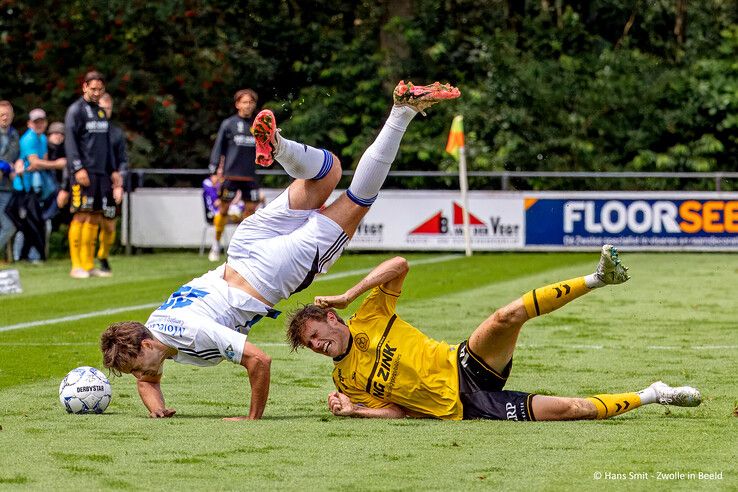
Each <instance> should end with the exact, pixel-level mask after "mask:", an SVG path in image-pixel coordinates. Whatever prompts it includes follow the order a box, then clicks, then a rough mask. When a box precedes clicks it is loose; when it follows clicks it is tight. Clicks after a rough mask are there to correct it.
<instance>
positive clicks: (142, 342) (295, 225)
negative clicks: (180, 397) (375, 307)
mask: <svg viewBox="0 0 738 492" xmlns="http://www.w3.org/2000/svg"><path fill="white" fill-rule="evenodd" d="M459 96H460V92H459V90H458V89H456V88H455V87H452V86H450V85H448V84H445V85H443V84H439V83H438V82H436V83H434V84H432V85H429V86H416V85H413V84H412V83H407V84H406V83H405V82H400V83H399V84H398V85H397V87H396V88H395V90H394V94H393V98H394V105H393V106H392V110H391V112H390V115H389V117H388V118H387V121H386V122H385V124H384V126H383V127H382V130H381V131H380V133H379V135H378V136H377V138H376V139H375V141H374V142H373V143H372V145H370V146H369V148H368V149H367V150H366V151H365V152H364V154H363V155H362V157H361V159H360V160H359V164H358V165H357V167H356V172H355V173H354V177H353V179H352V181H351V184H350V185H349V188H348V190H346V192H345V193H344V194H342V195H341V196H340V197H339V198H337V199H336V200H335V201H334V202H333V203H331V204H330V205H329V206H327V207H325V208H324V209H322V210H318V209H320V207H322V206H323V205H324V204H325V201H326V200H327V199H328V197H329V196H330V194H331V192H332V191H333V190H334V188H335V187H336V185H337V184H338V181H339V179H340V178H341V166H340V162H339V160H338V158H337V157H336V156H335V155H333V154H331V153H330V152H328V151H326V150H323V149H316V148H314V147H310V146H308V145H305V144H302V143H298V142H295V141H292V140H288V139H286V138H284V137H282V136H281V135H280V134H279V131H278V129H277V127H276V121H275V118H274V114H273V113H272V112H271V111H269V110H268V109H267V110H263V111H262V112H260V113H259V114H258V115H257V116H256V118H255V120H254V126H253V127H252V129H251V130H252V133H253V134H254V137H255V139H256V163H257V164H259V165H261V166H268V165H271V164H272V162H273V161H274V160H277V161H278V162H279V163H280V164H281V165H282V166H283V167H284V169H285V171H287V173H288V174H289V175H290V176H292V177H293V178H295V181H293V182H292V184H290V186H289V187H288V188H287V190H285V191H284V192H283V193H282V194H281V195H280V196H279V197H277V198H276V199H275V200H273V201H272V202H271V203H270V204H269V205H267V206H266V207H265V208H263V209H261V210H259V211H257V212H256V214H254V215H252V216H250V217H248V218H247V219H245V220H244V221H243V222H242V223H241V224H240V225H239V226H238V229H237V230H236V232H235V234H234V235H233V238H232V239H231V243H230V246H229V248H228V261H227V262H226V263H225V264H224V265H221V266H219V267H218V268H216V269H215V270H213V271H210V272H208V273H206V274H205V275H203V276H201V277H198V278H196V279H194V280H192V281H190V282H188V283H187V284H186V285H184V286H182V287H180V288H179V290H177V291H176V292H175V293H173V294H172V295H171V296H170V297H169V299H168V300H167V301H166V302H165V303H164V304H162V305H161V306H160V307H159V308H158V309H157V310H156V311H154V312H153V313H152V314H151V316H150V317H149V319H148V321H147V322H146V324H145V325H144V324H141V323H139V322H137V321H124V322H119V323H113V324H112V325H110V326H109V327H108V328H107V329H106V330H105V331H104V332H103V334H102V336H101V340H100V347H101V350H102V352H103V363H104V365H105V367H107V368H109V369H110V370H111V372H112V373H113V374H116V375H120V374H121V373H130V374H133V375H134V376H135V377H136V380H137V388H138V393H139V395H140V397H141V400H142V401H143V403H144V405H145V406H146V408H147V409H148V410H149V415H150V416H151V417H171V416H172V415H174V413H175V410H174V409H171V408H167V407H166V406H165V402H164V395H163V393H162V391H161V385H160V383H161V377H162V373H163V364H164V361H165V360H166V359H173V360H174V361H176V362H181V363H185V364H193V365H198V366H211V365H215V364H218V363H219V362H221V361H222V360H223V359H228V360H229V361H231V362H234V363H236V364H240V365H242V366H243V367H245V368H246V370H247V372H248V376H249V383H250V385H251V404H250V408H249V413H248V415H247V416H238V417H231V418H229V419H228V420H246V419H249V420H252V419H258V418H260V417H261V416H262V414H263V412H264V407H265V406H266V402H267V397H268V395H269V380H270V365H271V359H270V357H269V356H268V355H267V354H265V353H264V352H263V351H262V350H260V349H259V348H258V347H256V346H255V345H254V344H252V343H251V342H249V341H247V335H248V332H249V330H250V329H251V327H252V326H253V325H254V323H256V322H257V321H259V320H260V319H262V318H263V317H264V316H269V317H276V316H277V315H278V314H279V311H277V310H275V309H274V305H275V304H276V303H278V302H279V301H281V300H283V299H286V298H288V297H289V296H290V295H292V294H294V293H295V292H298V291H300V290H302V289H304V288H306V287H307V286H308V285H310V283H311V282H312V281H313V278H314V277H315V275H316V274H318V273H325V272H326V271H328V268H330V266H331V265H332V264H333V263H335V261H336V260H337V259H338V257H339V256H340V255H341V252H342V251H343V248H344V246H345V245H346V243H347V242H348V241H349V239H350V238H351V236H353V234H354V232H355V231H356V227H357V226H358V225H359V222H361V220H362V218H363V217H364V216H365V215H366V213H367V211H368V210H369V207H370V206H371V204H372V203H373V202H374V200H375V199H376V198H377V195H378V193H379V189H380V188H381V186H382V184H383V183H384V180H385V178H386V177H387V173H388V172H389V170H390V166H391V164H392V161H394V159H395V156H396V155H397V151H398V149H399V145H400V141H401V140H402V136H403V135H404V133H405V129H406V128H407V126H408V125H409V123H410V121H412V119H413V118H414V117H415V115H416V114H417V113H418V112H423V111H424V110H425V109H427V108H428V107H430V106H432V105H433V104H435V103H437V102H439V101H442V100H445V99H454V98H457V97H459ZM423 114H424V113H423Z"/></svg>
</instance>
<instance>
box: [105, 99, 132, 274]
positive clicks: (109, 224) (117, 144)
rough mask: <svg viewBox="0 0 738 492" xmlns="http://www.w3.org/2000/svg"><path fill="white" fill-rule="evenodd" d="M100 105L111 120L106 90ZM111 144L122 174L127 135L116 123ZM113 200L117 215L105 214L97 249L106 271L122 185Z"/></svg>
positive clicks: (109, 102) (111, 101)
mask: <svg viewBox="0 0 738 492" xmlns="http://www.w3.org/2000/svg"><path fill="white" fill-rule="evenodd" d="M100 107H101V108H102V109H103V111H105V116H106V117H107V118H108V120H109V119H110V117H111V116H112V115H113V98H112V96H111V95H110V94H109V93H107V92H106V93H105V94H103V95H102V97H100ZM110 145H111V147H112V149H113V161H114V163H115V164H114V166H115V170H116V171H117V172H118V173H121V174H122V173H124V172H125V171H126V170H127V169H128V153H127V152H126V135H125V133H124V132H123V129H122V128H121V127H119V126H118V125H116V124H114V123H110ZM113 200H114V201H115V215H114V216H113V217H108V216H107V215H106V214H103V222H102V227H101V228H100V237H99V243H100V246H99V248H98V250H97V260H98V262H99V270H100V271H102V272H106V273H110V272H111V270H110V262H109V261H108V257H109V256H110V249H111V248H112V247H113V243H115V226H116V223H117V219H118V216H119V215H120V203H121V201H122V200H123V188H122V187H120V186H118V187H115V186H114V187H113Z"/></svg>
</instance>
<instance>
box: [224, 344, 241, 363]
mask: <svg viewBox="0 0 738 492" xmlns="http://www.w3.org/2000/svg"><path fill="white" fill-rule="evenodd" d="M225 355H226V357H228V360H230V361H233V362H236V351H235V350H233V345H228V346H227V347H226V348H225ZM238 362H240V361H238Z"/></svg>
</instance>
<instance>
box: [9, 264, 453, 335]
mask: <svg viewBox="0 0 738 492" xmlns="http://www.w3.org/2000/svg"><path fill="white" fill-rule="evenodd" d="M461 258H464V256H463V255H443V256H436V257H433V258H427V259H424V260H415V261H411V262H410V264H411V265H426V264H429V263H440V262H443V261H450V260H458V259H461ZM370 271H371V269H370V268H369V269H359V270H347V271H345V272H338V273H332V274H327V275H322V276H320V277H316V278H315V281H316V282H320V281H326V280H335V279H337V278H344V277H352V276H354V275H366V274H367V273H369V272H370ZM162 302H164V301H163V300H162V301H160V302H154V303H149V304H139V305H136V306H124V307H119V308H112V309H103V310H101V311H93V312H90V313H82V314H72V315H69V316H63V317H61V318H50V319H41V320H37V321H26V322H24V323H16V324H14V325H7V326H0V332H3V331H11V330H20V329H22V328H33V327H35V326H46V325H53V324H56V323H66V322H67V321H78V320H81V319H86V318H95V317H97V316H108V315H110V314H118V313H125V312H128V311H137V310H139V309H151V308H155V307H158V306H161V304H162Z"/></svg>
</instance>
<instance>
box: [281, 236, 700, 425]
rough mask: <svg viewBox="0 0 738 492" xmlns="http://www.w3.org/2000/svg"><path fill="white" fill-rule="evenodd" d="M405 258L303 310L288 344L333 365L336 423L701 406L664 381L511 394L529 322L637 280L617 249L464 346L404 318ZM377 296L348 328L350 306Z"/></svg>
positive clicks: (491, 323)
mask: <svg viewBox="0 0 738 492" xmlns="http://www.w3.org/2000/svg"><path fill="white" fill-rule="evenodd" d="M408 269H409V268H408V264H407V261H406V260H405V259H404V258H401V257H396V258H393V259H391V260H387V261H385V262H384V263H382V264H381V265H379V266H378V267H377V268H375V269H374V270H373V271H372V272H371V273H369V275H367V276H366V277H365V278H364V279H363V280H361V282H359V283H358V284H356V285H355V286H353V287H352V288H350V289H349V290H347V291H346V292H345V293H344V294H341V295H338V296H318V297H316V298H315V304H312V305H308V306H306V307H304V308H302V309H300V310H298V311H297V312H295V313H294V314H293V315H292V316H291V318H290V321H289V328H288V333H287V336H288V339H289V341H290V343H291V345H292V348H293V349H297V348H298V347H301V346H306V347H308V348H310V349H311V350H312V351H314V352H317V353H319V354H323V355H326V356H329V357H332V358H333V362H334V370H333V381H334V383H335V385H336V388H337V389H338V391H335V392H332V393H331V394H329V395H328V407H329V409H330V411H331V412H332V413H333V414H334V415H342V416H353V417H379V418H402V417H406V416H410V417H435V418H439V419H449V420H461V419H479V418H484V419H495V420H575V419H603V418H608V417H613V416H615V415H620V414H622V413H624V412H627V411H630V410H633V409H635V408H637V407H639V406H642V405H646V404H650V403H659V404H662V405H675V406H688V407H692V406H697V405H699V404H700V402H701V401H702V397H701V396H700V393H699V391H697V390H696V389H694V388H691V387H689V386H682V387H678V388H672V387H670V386H668V385H666V384H664V383H662V382H660V381H659V382H656V383H653V384H652V385H650V386H649V387H648V388H646V389H644V390H642V391H638V392H632V393H620V394H601V395H595V396H592V397H589V398H567V397H557V396H544V395H536V394H532V393H524V392H519V391H508V390H503V387H504V386H505V383H506V381H507V378H508V376H509V375H510V370H511V368H512V355H513V351H514V349H515V344H516V342H517V338H518V334H519V333H520V329H521V328H522V326H523V324H524V323H525V322H526V321H527V320H529V319H530V318H533V317H535V316H539V315H542V314H546V313H549V312H551V311H554V310H556V309H558V308H560V307H562V306H563V305H565V304H567V303H569V302H570V301H572V300H574V299H576V298H577V297H580V296H582V295H584V294H587V293H588V292H591V291H592V290H593V289H596V288H599V287H604V286H606V285H612V284H620V283H623V282H625V281H627V280H628V279H629V278H630V277H629V276H628V274H627V268H625V267H624V266H623V265H622V264H621V262H620V259H619V258H618V254H617V251H616V250H615V248H613V247H612V246H610V245H605V246H603V248H602V254H601V257H600V262H599V264H598V266H597V270H596V271H595V273H592V274H590V275H586V276H583V277H578V278H573V279H569V280H564V281H562V282H558V283H555V284H551V285H547V286H545V287H541V288H538V289H534V290H532V291H530V292H528V293H526V294H525V295H523V297H521V298H519V299H517V300H515V301H513V302H512V303H510V304H508V305H507V306H505V307H503V308H500V309H498V310H497V311H495V312H494V313H493V314H492V315H491V316H490V317H489V318H487V319H486V320H485V321H484V322H483V323H482V324H481V325H479V327H477V329H476V330H474V332H473V333H472V334H471V336H470V337H469V339H468V340H466V341H464V342H462V343H461V344H459V345H449V344H447V343H446V342H438V341H436V340H433V339H431V338H429V337H427V336H426V335H424V334H423V333H422V332H421V331H419V330H418V329H416V328H414V327H413V326H411V325H410V324H408V323H407V322H405V321H403V320H402V319H401V318H399V317H398V316H397V314H396V313H395V308H396V305H397V299H398V297H399V296H400V290H401V287H402V283H403V281H404V280H405V276H406V275H407V272H408ZM370 289H372V291H371V293H370V294H369V296H367V298H366V299H365V300H364V302H363V303H362V305H361V307H360V308H359V310H358V311H357V312H356V314H354V315H353V316H352V317H351V318H350V319H349V320H348V323H345V322H344V321H343V320H342V319H341V318H340V317H339V316H338V314H337V313H336V311H335V309H334V308H338V309H341V308H345V307H346V306H348V305H349V304H350V303H351V302H353V301H354V300H355V299H356V298H358V297H359V296H360V295H361V294H363V293H364V292H366V291H368V290H370Z"/></svg>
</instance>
